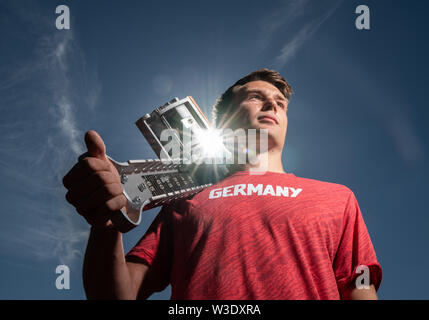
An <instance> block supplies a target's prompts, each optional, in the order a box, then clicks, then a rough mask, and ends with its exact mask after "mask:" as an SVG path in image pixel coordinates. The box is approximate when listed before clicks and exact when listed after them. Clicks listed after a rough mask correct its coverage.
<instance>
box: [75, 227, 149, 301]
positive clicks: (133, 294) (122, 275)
mask: <svg viewBox="0 0 429 320" xmlns="http://www.w3.org/2000/svg"><path fill="white" fill-rule="evenodd" d="M147 270H148V266H146V265H145V264H141V263H128V262H126V261H125V255H124V248H123V243H122V234H121V233H120V232H118V231H117V230H116V229H114V228H91V234H90V236H89V240H88V245H87V249H86V253H85V260H84V265H83V283H84V288H85V293H86V296H87V298H88V299H129V300H131V299H136V298H137V295H138V292H139V290H140V287H141V285H142V283H143V280H144V278H145V275H146V274H147Z"/></svg>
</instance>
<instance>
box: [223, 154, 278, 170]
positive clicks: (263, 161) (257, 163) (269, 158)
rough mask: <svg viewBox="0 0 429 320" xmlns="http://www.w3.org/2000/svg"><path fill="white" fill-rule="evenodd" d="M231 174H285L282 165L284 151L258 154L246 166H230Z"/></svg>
mask: <svg viewBox="0 0 429 320" xmlns="http://www.w3.org/2000/svg"><path fill="white" fill-rule="evenodd" d="M229 170H230V172H237V171H253V172H267V171H270V172H278V173H285V170H284V169H283V164H282V150H278V149H269V150H268V151H267V152H266V153H263V154H258V155H256V156H254V157H252V159H247V162H246V163H245V164H233V165H230V166H229Z"/></svg>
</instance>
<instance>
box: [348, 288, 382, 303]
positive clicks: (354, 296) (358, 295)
mask: <svg viewBox="0 0 429 320" xmlns="http://www.w3.org/2000/svg"><path fill="white" fill-rule="evenodd" d="M342 299H344V300H378V297H377V292H376V290H375V287H374V285H370V287H369V289H364V288H360V289H359V288H353V289H351V290H348V291H347V292H346V293H344V295H343V297H342Z"/></svg>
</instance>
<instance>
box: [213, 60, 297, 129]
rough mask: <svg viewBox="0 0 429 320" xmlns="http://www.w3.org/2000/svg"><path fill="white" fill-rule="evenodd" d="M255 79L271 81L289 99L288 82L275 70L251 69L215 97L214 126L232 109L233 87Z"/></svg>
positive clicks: (290, 92)
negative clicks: (251, 70) (250, 71)
mask: <svg viewBox="0 0 429 320" xmlns="http://www.w3.org/2000/svg"><path fill="white" fill-rule="evenodd" d="M257 80H262V81H266V82H269V83H271V84H272V85H274V86H275V87H277V89H279V90H280V92H281V93H282V94H283V95H284V97H285V98H286V99H287V100H289V98H290V96H291V95H292V93H293V91H292V88H291V87H290V85H289V83H287V81H286V80H285V79H284V78H283V77H282V76H281V74H280V73H278V72H277V71H274V70H269V69H265V68H263V69H259V70H256V71H253V72H252V73H250V74H248V75H247V76H245V77H243V78H241V79H240V80H238V81H237V82H236V83H234V84H233V85H232V86H231V87H229V88H228V89H227V90H226V91H225V92H224V93H223V94H222V95H221V96H220V97H219V98H218V99H217V101H216V103H215V105H214V106H213V113H212V117H213V120H214V122H215V124H216V126H219V124H221V123H222V121H223V120H224V119H225V118H226V116H227V115H228V114H229V112H230V111H231V110H232V109H233V106H232V101H233V98H234V92H233V89H234V87H235V86H242V85H244V84H246V83H248V82H251V81H257Z"/></svg>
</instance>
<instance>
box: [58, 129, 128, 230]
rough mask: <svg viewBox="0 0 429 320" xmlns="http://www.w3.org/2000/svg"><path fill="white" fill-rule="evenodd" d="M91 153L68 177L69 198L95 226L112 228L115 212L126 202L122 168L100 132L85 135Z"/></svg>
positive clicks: (76, 165)
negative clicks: (111, 156) (116, 164)
mask: <svg viewBox="0 0 429 320" xmlns="http://www.w3.org/2000/svg"><path fill="white" fill-rule="evenodd" d="M85 144H86V147H87V148H88V154H89V156H88V157H86V158H84V159H82V160H80V161H79V162H78V163H77V164H75V165H74V166H73V168H72V169H71V170H70V171H69V172H68V173H67V174H66V175H65V176H64V178H63V184H64V186H65V187H66V188H67V189H68V192H67V194H66V200H67V201H68V202H69V203H71V204H72V205H73V206H74V207H75V208H76V211H77V212H78V213H79V214H80V215H82V216H83V217H84V218H85V219H86V221H87V222H88V223H89V224H90V225H92V226H94V227H111V226H113V225H112V222H111V220H110V217H111V214H112V213H113V212H115V211H117V210H120V209H122V208H124V207H125V205H126V201H127V200H126V198H125V196H124V194H123V189H122V185H121V179H120V177H119V174H118V171H117V170H116V169H115V167H114V166H113V164H112V163H111V162H110V161H109V159H107V157H106V147H105V145H104V142H103V140H102V139H101V137H100V136H99V135H98V133H97V132H95V131H93V130H91V131H88V132H87V133H86V134H85Z"/></svg>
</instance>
